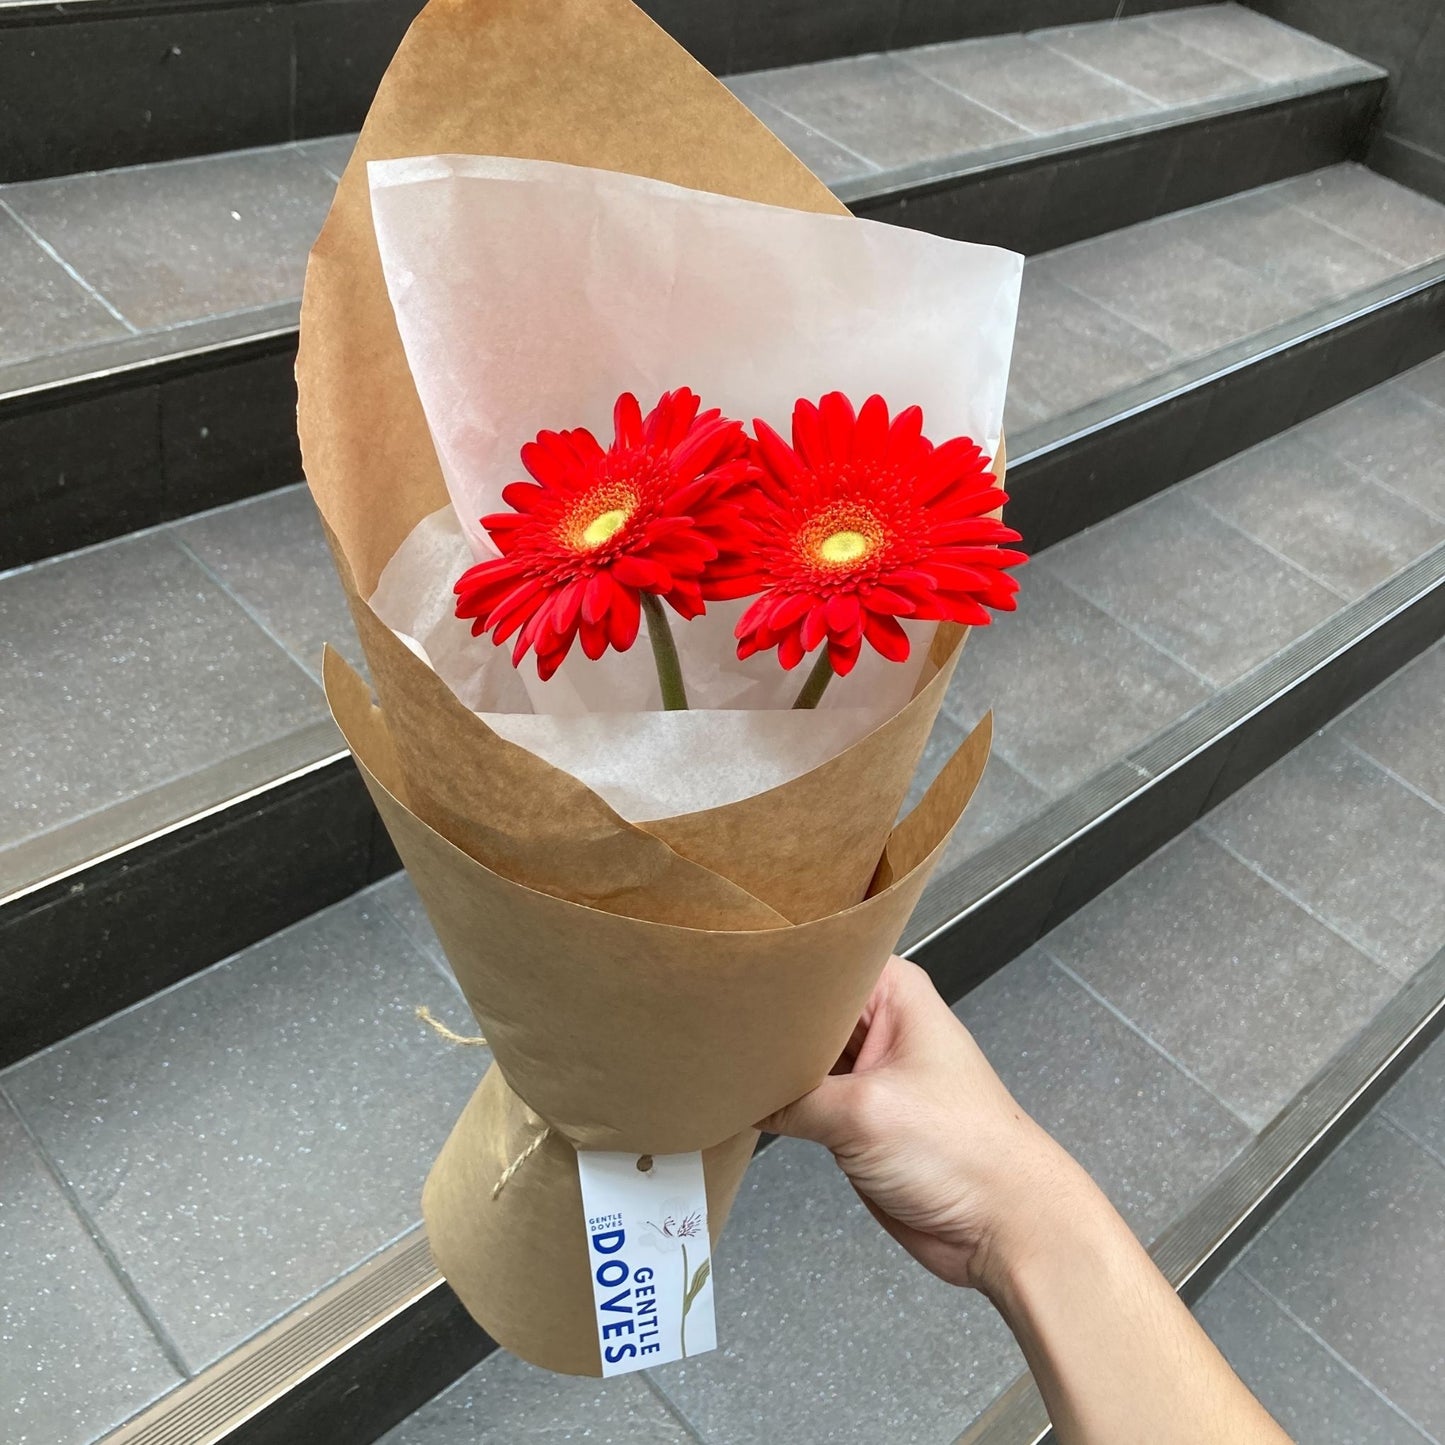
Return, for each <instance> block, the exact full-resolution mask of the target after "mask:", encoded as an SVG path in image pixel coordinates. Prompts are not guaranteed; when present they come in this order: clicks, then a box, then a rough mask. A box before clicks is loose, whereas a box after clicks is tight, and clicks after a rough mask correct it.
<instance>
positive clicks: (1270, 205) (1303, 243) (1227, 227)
mask: <svg viewBox="0 0 1445 1445" xmlns="http://www.w3.org/2000/svg"><path fill="white" fill-rule="evenodd" d="M1176 13H1179V14H1184V13H1185V12H1183V11H1179V12H1176ZM1162 229H1166V230H1172V231H1176V232H1178V233H1179V234H1180V235H1181V236H1182V237H1184V238H1185V239H1187V240H1189V241H1192V242H1194V243H1195V244H1196V245H1200V246H1203V247H1204V248H1205V249H1206V250H1208V251H1212V252H1213V253H1214V254H1215V255H1217V256H1222V257H1224V259H1225V260H1227V261H1230V262H1232V263H1233V264H1234V265H1236V266H1239V267H1241V268H1242V269H1243V270H1246V271H1249V272H1251V273H1253V274H1255V275H1259V276H1264V277H1266V278H1267V279H1268V280H1269V281H1270V282H1271V283H1273V284H1275V285H1277V286H1279V287H1280V288H1281V289H1283V290H1285V291H1286V292H1288V293H1289V295H1290V296H1291V297H1292V299H1293V300H1294V303H1295V305H1296V306H1297V307H1302V308H1309V307H1314V306H1320V305H1323V304H1324V303H1325V302H1326V301H1330V300H1332V299H1334V298H1336V297H1339V296H1345V295H1349V294H1351V293H1352V292H1355V291H1360V290H1363V289H1364V288H1366V287H1368V286H1374V285H1376V284H1377V283H1379V282H1381V281H1383V280H1385V279H1386V278H1387V277H1390V276H1394V275H1396V274H1397V273H1398V272H1399V270H1400V263H1399V262H1398V261H1396V260H1395V259H1394V258H1393V257H1392V256H1387V255H1385V253H1384V252H1383V251H1380V250H1377V249H1376V248H1375V247H1373V246H1366V245H1364V244H1363V243H1361V242H1359V241H1355V240H1351V238H1350V237H1349V236H1345V235H1342V234H1341V233H1340V232H1339V231H1336V230H1335V229H1334V228H1333V227H1331V226H1327V225H1326V224H1325V223H1324V222H1323V221H1320V220H1316V219H1315V218H1314V217H1313V216H1308V215H1306V214H1305V213H1304V212H1303V211H1301V210H1300V209H1299V208H1298V207H1297V206H1294V205H1291V204H1290V198H1289V194H1288V192H1286V191H1284V190H1281V189H1280V188H1278V187H1267V188H1266V189H1264V190H1260V191H1250V192H1246V193H1245V194H1244V195H1242V196H1231V197H1230V198H1229V199H1228V200H1224V201H1219V202H1216V203H1215V204H1214V205H1212V206H1205V207H1202V208H1201V209H1199V210H1196V211H1188V212H1186V213H1184V214H1183V215H1181V216H1178V217H1176V218H1173V219H1170V220H1167V221H1165V222H1164V223H1163V226H1162Z"/></svg>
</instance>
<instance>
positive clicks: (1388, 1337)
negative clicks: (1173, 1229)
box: [1195, 1039, 1445, 1445]
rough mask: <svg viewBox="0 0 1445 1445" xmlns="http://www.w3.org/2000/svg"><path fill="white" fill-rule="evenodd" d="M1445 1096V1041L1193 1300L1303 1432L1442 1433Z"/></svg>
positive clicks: (1378, 1436)
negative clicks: (1444, 1126)
mask: <svg viewBox="0 0 1445 1445" xmlns="http://www.w3.org/2000/svg"><path fill="white" fill-rule="evenodd" d="M1442 1100H1445V1040H1440V1039H1437V1040H1436V1041H1435V1042H1434V1043H1433V1044H1431V1045H1430V1047H1429V1048H1428V1049H1427V1050H1426V1051H1425V1052H1424V1054H1423V1055H1422V1056H1421V1057H1420V1058H1419V1059H1418V1061H1417V1062H1415V1063H1414V1064H1412V1065H1411V1067H1410V1069H1409V1070H1408V1072H1407V1073H1406V1074H1405V1076H1404V1077H1403V1078H1402V1079H1401V1080H1400V1081H1399V1083H1397V1084H1396V1085H1395V1086H1394V1088H1393V1089H1392V1090H1391V1091H1390V1092H1389V1093H1388V1094H1386V1095H1385V1097H1384V1098H1383V1099H1382V1100H1381V1101H1380V1102H1379V1103H1378V1104H1376V1105H1375V1107H1374V1108H1373V1109H1372V1110H1371V1111H1370V1114H1369V1116H1368V1118H1367V1119H1366V1120H1365V1122H1364V1123H1362V1124H1361V1125H1360V1127H1359V1129H1358V1131H1357V1132H1356V1133H1355V1134H1354V1135H1353V1136H1352V1137H1351V1138H1350V1139H1349V1140H1348V1141H1346V1142H1345V1143H1344V1144H1342V1145H1341V1146H1340V1147H1339V1148H1338V1149H1337V1150H1336V1151H1335V1153H1334V1154H1333V1155H1332V1156H1331V1157H1330V1158H1329V1159H1328V1160H1327V1161H1326V1162H1325V1163H1324V1164H1323V1165H1322V1166H1321V1168H1320V1170H1319V1172H1318V1173H1317V1174H1316V1175H1315V1176H1314V1177H1313V1178H1312V1179H1311V1180H1310V1181H1309V1182H1308V1183H1307V1184H1306V1185H1305V1186H1304V1187H1303V1188H1302V1189H1301V1190H1300V1192H1299V1194H1298V1195H1297V1196H1296V1197H1295V1198H1294V1199H1293V1200H1291V1202H1290V1203H1289V1204H1288V1205H1287V1206H1286V1208H1285V1209H1284V1211H1283V1212H1282V1213H1281V1214H1280V1216H1279V1218H1278V1219H1276V1220H1275V1221H1274V1222H1273V1223H1272V1224H1271V1225H1270V1226H1269V1227H1268V1228H1267V1229H1266V1230H1265V1231H1264V1234H1263V1235H1262V1236H1261V1237H1260V1238H1259V1239H1258V1240H1257V1241H1256V1242H1255V1243H1254V1244H1253V1245H1252V1246H1251V1248H1250V1249H1249V1251H1248V1252H1247V1253H1246V1254H1245V1255H1244V1256H1243V1257H1242V1258H1241V1259H1240V1260H1239V1261H1238V1262H1236V1263H1235V1264H1234V1265H1233V1266H1231V1268H1230V1269H1229V1271H1228V1272H1227V1273H1226V1274H1225V1275H1224V1277H1223V1278H1222V1279H1220V1280H1219V1282H1218V1283H1217V1284H1215V1285H1214V1286H1213V1287H1212V1288H1211V1289H1210V1291H1209V1292H1208V1293H1207V1294H1206V1295H1205V1296H1204V1297H1203V1298H1202V1299H1201V1300H1200V1301H1199V1303H1198V1305H1197V1306H1196V1307H1195V1308H1196V1313H1197V1315H1198V1317H1199V1320H1200V1322H1201V1323H1202V1324H1203V1325H1204V1327H1205V1328H1206V1329H1207V1330H1208V1331H1209V1333H1210V1335H1211V1336H1212V1337H1213V1339H1214V1342H1215V1343H1216V1344H1217V1345H1218V1346H1219V1347H1220V1349H1221V1350H1222V1351H1223V1352H1224V1354H1225V1356H1226V1358H1227V1359H1228V1360H1229V1362H1230V1363H1231V1364H1232V1365H1233V1366H1234V1368H1235V1370H1236V1371H1238V1373H1239V1374H1240V1375H1241V1377H1242V1378H1243V1379H1244V1382H1245V1383H1246V1384H1247V1385H1248V1386H1249V1387H1250V1389H1252V1390H1253V1391H1254V1392H1255V1394H1256V1395H1257V1396H1258V1397H1259V1399H1260V1400H1261V1402H1262V1403H1263V1404H1264V1406H1265V1408H1266V1409H1268V1410H1269V1411H1270V1413H1271V1414H1272V1415H1274V1417H1275V1418H1276V1419H1277V1420H1278V1421H1279V1422H1280V1424H1281V1425H1283V1426H1284V1428H1285V1429H1286V1430H1287V1431H1288V1432H1289V1434H1290V1437H1291V1438H1292V1439H1295V1440H1330V1439H1337V1440H1362V1441H1364V1440H1368V1441H1381V1442H1389V1445H1426V1442H1428V1441H1429V1440H1431V1439H1436V1440H1438V1439H1440V1438H1441V1437H1442V1436H1445V1403H1442V1395H1441V1390H1440V1380H1439V1349H1438V1347H1437V1342H1438V1341H1439V1340H1440V1339H1441V1338H1442V1337H1445V1309H1442V1302H1441V1297H1440V1291H1439V1288H1438V1281H1439V1263H1440V1261H1441V1259H1445V1230H1442V1221H1445V1133H1442V1130H1441V1120H1442V1118H1445V1110H1442V1109H1441V1102H1442ZM1381 1237H1388V1238H1389V1240H1390V1249H1389V1250H1388V1252H1385V1251H1381V1250H1379V1249H1377V1248H1374V1247H1372V1245H1371V1241H1376V1240H1378V1239H1380V1238H1381Z"/></svg>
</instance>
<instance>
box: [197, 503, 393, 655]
mask: <svg viewBox="0 0 1445 1445" xmlns="http://www.w3.org/2000/svg"><path fill="white" fill-rule="evenodd" d="M173 531H174V534H175V536H176V537H177V538H178V539H179V541H180V543H181V545H182V546H183V547H185V548H186V549H188V550H189V551H190V552H191V553H192V554H194V556H195V557H196V558H197V559H198V560H199V561H200V563H201V565H202V566H204V567H206V568H207V569H208V570H209V571H210V572H211V573H212V574H213V575H214V576H215V577H216V579H217V580H218V581H219V582H220V584H221V585H222V586H223V587H224V588H226V590H227V591H228V592H230V593H231V594H232V596H234V597H235V598H237V600H239V601H240V602H241V603H242V604H243V605H244V606H245V607H246V608H247V610H248V611H250V612H251V614H252V615H253V616H254V617H256V618H257V619H258V620H259V621H260V623H261V625H262V626H263V627H264V628H265V629H266V631H267V632H269V633H270V634H271V636H272V637H274V638H276V639H277V641H279V642H280V643H281V645H282V646H283V647H285V648H286V650H287V651H288V652H289V653H290V654H291V656H292V657H294V658H295V659H296V661H297V663H299V664H300V666H302V667H304V668H305V669H306V671H307V672H309V673H310V674H311V675H312V677H314V678H316V679H317V680H318V681H319V680H320V677H321V649H322V646H323V644H325V643H328V642H329V643H330V644H331V645H332V646H333V647H335V648H336V649H337V650H338V651H340V652H341V653H342V655H343V656H344V657H346V658H347V660H348V661H349V662H351V663H352V664H353V665H354V666H356V667H358V668H361V669H362V670H363V671H365V664H366V659H365V656H364V654H363V653H362V651H361V644H360V643H359V642H358V641H357V638H356V630H355V628H353V627H352V625H351V615H350V613H349V612H348V611H347V607H346V598H345V596H344V595H343V593H342V591H341V584H340V582H338V581H337V579H336V572H335V569H334V568H333V567H332V565H331V554H330V552H329V551H328V550H327V547H326V538H325V537H324V536H323V535H322V532H321V521H320V519H319V518H318V517H317V515H316V506H315V503H313V502H312V500H311V493H310V491H309V490H308V489H307V488H306V487H304V486H300V487H287V488H285V489H284V490H283V491H279V492H272V493H271V494H270V495H269V496H265V497H258V498H256V499H255V500H254V501H248V502H239V503H237V504H235V505H234V506H230V507H226V508H224V509H223V510H221V511H218V512H212V513H211V514H210V515H209V516H205V517H199V518H197V519H196V520H195V521H193V522H182V523H178V524H177V525H176V526H175V527H174V528H173Z"/></svg>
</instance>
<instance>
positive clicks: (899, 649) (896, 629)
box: [863, 612, 908, 662]
mask: <svg viewBox="0 0 1445 1445" xmlns="http://www.w3.org/2000/svg"><path fill="white" fill-rule="evenodd" d="M863 636H864V638H865V639H866V640H867V642H868V643H869V645H870V646H872V647H873V648H875V649H876V650H877V651H878V652H881V653H882V654H883V656H884V657H886V658H887V659H888V661H889V662H907V661H908V634H907V633H906V632H905V631H904V630H903V627H902V624H901V623H900V622H899V621H898V619H897V618H896V617H886V616H884V615H883V614H882V613H878V612H865V613H864V614H863Z"/></svg>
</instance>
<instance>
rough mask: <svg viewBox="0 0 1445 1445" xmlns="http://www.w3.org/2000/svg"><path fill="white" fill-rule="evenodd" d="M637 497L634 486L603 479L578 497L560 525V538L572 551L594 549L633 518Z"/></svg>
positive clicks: (591, 550)
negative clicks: (603, 480)
mask: <svg viewBox="0 0 1445 1445" xmlns="http://www.w3.org/2000/svg"><path fill="white" fill-rule="evenodd" d="M637 501H638V499H637V495H636V493H635V492H634V491H633V490H632V488H631V487H628V486H625V485H621V484H619V483H617V482H611V483H603V484H602V485H601V486H598V487H596V488H595V489H594V490H592V491H590V492H588V493H587V494H586V495H585V496H583V497H580V498H578V500H577V502H576V504H575V505H574V506H573V507H572V509H571V510H570V511H569V512H567V514H566V515H565V516H564V517H563V518H562V521H561V523H560V524H559V526H558V527H557V540H558V541H559V542H560V543H561V544H562V545H563V546H564V547H567V548H568V549H570V550H571V551H573V552H594V551H596V550H597V548H598V547H601V546H604V545H605V544H606V543H608V542H610V541H611V540H612V539H613V538H614V537H615V536H616V535H617V534H618V533H619V532H620V531H621V530H622V529H623V528H624V527H625V526H626V525H627V524H628V522H629V521H631V520H632V514H633V513H634V512H635V511H636V510H637Z"/></svg>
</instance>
